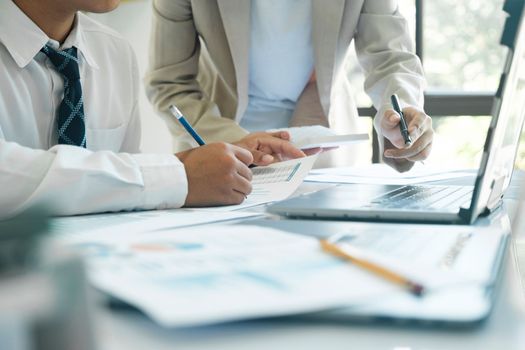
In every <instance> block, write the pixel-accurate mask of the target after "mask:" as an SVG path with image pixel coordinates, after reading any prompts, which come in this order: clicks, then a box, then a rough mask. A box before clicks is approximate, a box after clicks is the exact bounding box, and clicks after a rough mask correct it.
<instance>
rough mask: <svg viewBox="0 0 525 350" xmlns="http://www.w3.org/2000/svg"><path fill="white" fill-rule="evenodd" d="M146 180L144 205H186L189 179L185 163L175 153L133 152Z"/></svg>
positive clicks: (145, 206)
mask: <svg viewBox="0 0 525 350" xmlns="http://www.w3.org/2000/svg"><path fill="white" fill-rule="evenodd" d="M132 157H133V158H134V159H135V161H136V162H137V164H138V166H139V168H140V171H141V173H142V178H143V181H144V189H143V193H142V195H143V198H142V207H143V208H144V209H170V208H179V207H182V206H183V205H184V202H185V201H186V196H187V195H188V179H187V177H186V170H185V169H184V164H182V162H181V161H180V160H179V159H178V158H177V157H176V156H174V155H165V154H158V155H156V154H133V155H132Z"/></svg>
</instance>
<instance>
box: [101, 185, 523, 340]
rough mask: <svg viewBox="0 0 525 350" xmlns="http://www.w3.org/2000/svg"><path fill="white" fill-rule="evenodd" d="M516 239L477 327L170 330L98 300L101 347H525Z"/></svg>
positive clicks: (294, 324)
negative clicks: (486, 315)
mask: <svg viewBox="0 0 525 350" xmlns="http://www.w3.org/2000/svg"><path fill="white" fill-rule="evenodd" d="M520 180H521V179H520ZM509 192H510V195H509V196H508V197H509V198H508V204H509V211H510V212H511V214H513V211H514V209H515V203H516V201H515V198H517V195H516V194H517V191H516V188H514V189H512V188H511V189H509ZM512 197H514V198H512ZM513 204H514V205H513ZM523 214H525V213H523ZM516 239H518V240H524V239H525V233H522V232H519V233H515V234H514V237H513V239H512V242H511V247H510V250H509V254H508V256H507V260H506V262H505V268H504V271H503V276H502V281H501V282H502V283H501V285H500V289H499V291H498V293H497V302H496V304H495V308H494V310H493V312H492V315H491V316H490V317H489V318H488V320H487V321H486V322H485V323H484V324H483V325H481V326H479V327H476V328H471V329H450V328H443V329H436V328H424V327H417V326H413V325H407V326H403V325H392V324H388V325H384V324H380V325H378V324H362V323H361V324H357V323H336V322H320V321H318V322H314V321H305V320H303V321H300V320H287V319H277V320H275V319H274V320H259V321H249V322H239V323H234V324H225V325H219V326H213V327H206V328H196V329H186V330H170V329H164V328H162V327H160V326H158V325H156V324H155V323H153V322H152V321H150V320H149V319H148V318H147V317H146V316H144V315H142V314H140V313H138V312H135V311H131V310H118V311H115V310H110V309H109V308H108V307H107V306H105V304H104V303H102V301H99V302H98V303H97V307H96V308H95V312H94V316H95V317H94V318H95V324H96V327H95V328H96V331H97V336H98V339H99V347H100V349H103V350H121V349H127V350H136V349H137V350H138V349H155V350H163V349H214V350H215V349H229V350H234V349H243V350H244V349H292V348H293V349H323V348H324V349H399V350H401V349H402V350H407V349H425V350H431V349H436V350H437V349H498V350H499V349H525V294H524V293H523V289H522V286H521V284H520V278H519V271H518V269H517V261H516V256H515V253H514V243H515V241H516ZM524 265H525V262H522V266H524Z"/></svg>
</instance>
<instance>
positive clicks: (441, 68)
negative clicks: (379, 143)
mask: <svg viewBox="0 0 525 350" xmlns="http://www.w3.org/2000/svg"><path fill="white" fill-rule="evenodd" d="M502 6H503V0H485V1H479V0H463V1H456V0H440V1H431V0H400V1H399V8H400V11H401V13H402V14H403V15H404V16H405V18H406V19H407V21H408V25H409V29H410V30H411V32H412V33H413V36H414V40H415V43H416V52H417V54H418V55H419V56H420V58H421V59H422V61H423V67H424V69H425V73H426V78H427V82H428V87H427V91H426V97H425V109H426V111H427V113H428V114H429V115H431V116H432V117H433V123H434V129H435V131H436V135H435V141H434V145H433V151H432V154H431V156H430V158H429V159H428V161H427V162H426V163H428V164H436V165H444V166H451V167H452V166H453V167H476V166H478V164H479V159H480V156H481V151H482V149H483V144H484V140H485V136H486V131H487V128H488V125H489V123H490V113H491V108H492V100H493V96H494V93H495V91H496V89H497V87H498V83H499V77H500V74H501V71H502V69H503V64H504V58H505V54H506V52H507V50H506V49H505V48H504V47H503V46H501V45H500V44H499V41H500V36H501V31H502V28H503V23H504V21H505V17H506V16H505V13H504V12H503V11H502ZM350 55H351V56H350V60H349V65H350V66H351V67H352V69H353V70H352V74H351V85H352V86H353V87H355V88H356V92H355V96H356V102H357V105H358V106H359V107H360V115H362V116H365V115H366V116H372V115H373V113H374V111H373V110H372V109H371V108H370V105H371V101H370V99H369V98H368V97H367V96H366V94H365V93H364V92H363V91H362V86H363V75H362V73H361V72H360V71H359V69H354V67H356V66H357V59H356V58H355V53H353V50H352V52H351V53H350ZM374 158H375V161H377V160H378V157H377V154H376V155H375V157H374ZM517 163H518V164H525V150H524V151H522V152H520V154H519V155H518V161H517Z"/></svg>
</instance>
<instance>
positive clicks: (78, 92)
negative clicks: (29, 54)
mask: <svg viewBox="0 0 525 350" xmlns="http://www.w3.org/2000/svg"><path fill="white" fill-rule="evenodd" d="M40 51H41V52H43V53H45V54H46V55H47V57H48V58H49V60H50V61H51V63H53V66H54V67H55V69H56V70H57V71H58V73H60V75H61V76H62V78H63V79H64V98H63V100H62V102H61V103H60V106H59V108H58V122H57V127H58V143H59V144H66V145H73V146H80V147H84V148H85V147H86V125H85V122H84V101H83V98H82V86H81V84H80V73H79V69H78V56H77V48H76V47H72V48H70V49H66V50H62V51H56V50H55V49H53V48H52V47H50V46H49V45H46V46H44V47H43V48H42V49H41V50H40Z"/></svg>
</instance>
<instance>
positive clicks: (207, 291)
mask: <svg viewBox="0 0 525 350" xmlns="http://www.w3.org/2000/svg"><path fill="white" fill-rule="evenodd" d="M68 246H69V247H70V248H72V249H74V250H75V251H78V252H79V253H80V254H82V255H83V256H84V257H85V258H86V262H87V266H88V272H89V279H90V281H91V283H92V284H93V285H94V286H95V287H96V288H98V289H100V290H102V291H103V292H105V293H107V294H109V295H112V296H113V297H115V298H117V299H119V300H122V301H125V302H127V303H129V304H131V305H133V306H135V307H137V308H138V309H140V310H142V311H143V312H144V313H146V314H147V315H149V316H150V317H151V318H152V319H153V320H155V321H156V322H158V323H159V324H161V325H163V326H166V327H186V326H198V325H207V324H213V323H220V322H227V321H234V320H243V319H250V318H259V317H268V316H279V315H288V314H300V313H304V312H310V311H318V310H324V309H329V308H334V307H336V306H340V305H349V304H351V303H360V302H364V301H370V300H377V298H379V297H381V296H383V295H385V294H388V293H389V292H393V291H395V290H396V288H397V287H393V286H392V285H391V284H390V283H386V282H384V281H382V280H380V279H377V278H376V277H374V276H373V275H371V274H369V273H367V272H364V271H362V270H360V269H356V268H355V267H353V266H352V265H351V264H348V263H345V262H344V261H341V260H339V259H337V258H334V257H332V256H330V255H327V254H325V253H323V252H322V251H321V249H320V248H319V243H318V241H317V240H316V239H314V238H311V237H305V236H300V235H296V234H291V233H287V232H284V231H280V230H276V229H272V228H266V227H259V226H248V225H213V226H211V225H204V226H195V227H188V228H178V229H173V230H163V231H156V232H150V233H149V234H148V235H143V234H130V235H126V236H119V237H114V236H112V235H106V236H102V235H98V236H97V237H90V238H88V237H78V238H77V239H76V240H75V239H73V240H68ZM357 281H359V283H357Z"/></svg>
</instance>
